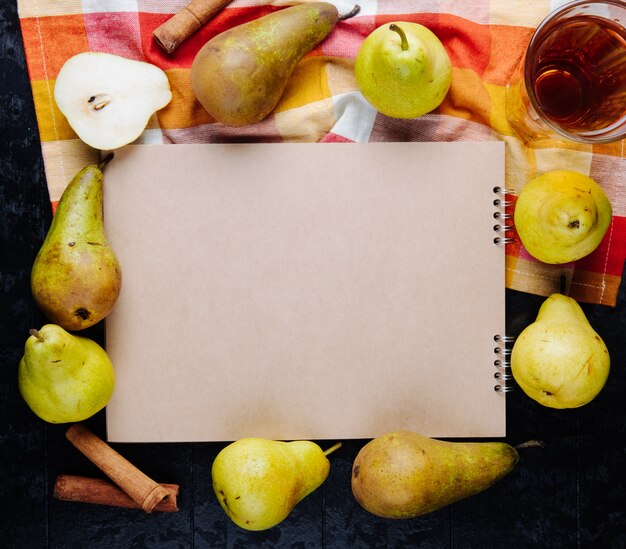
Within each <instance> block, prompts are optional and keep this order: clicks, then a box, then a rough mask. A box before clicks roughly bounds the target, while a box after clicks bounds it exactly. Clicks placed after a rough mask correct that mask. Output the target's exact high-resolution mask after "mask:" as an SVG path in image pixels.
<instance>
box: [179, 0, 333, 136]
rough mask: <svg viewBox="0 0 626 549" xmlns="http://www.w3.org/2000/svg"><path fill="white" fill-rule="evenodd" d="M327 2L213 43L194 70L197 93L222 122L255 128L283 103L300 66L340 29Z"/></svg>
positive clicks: (285, 12)
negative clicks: (320, 44)
mask: <svg viewBox="0 0 626 549" xmlns="http://www.w3.org/2000/svg"><path fill="white" fill-rule="evenodd" d="M337 20H338V13H337V8H335V6H333V5H332V4H328V3H326V2H311V3H305V4H299V5H296V6H292V7H288V8H285V9H282V10H280V11H276V12H274V13H270V14H269V15H265V16H263V17H260V18H259V19H256V20H254V21H250V22H248V23H244V24H242V25H239V26H237V27H233V28H232V29H229V30H227V31H224V32H222V33H221V34H218V35H217V36H215V37H214V38H212V39H211V40H209V41H208V42H207V43H206V44H205V45H204V46H203V47H202V48H201V49H200V51H199V52H198V54H197V55H196V57H195V59H194V60H193V64H192V65H191V86H192V89H193V92H194V94H195V95H196V97H197V98H198V100H199V101H200V103H201V104H202V106H203V107H204V108H205V109H206V110H207V111H208V113H209V114H210V115H211V116H213V118H215V120H217V121H218V122H221V123H223V124H226V125H229V126H245V125H248V124H255V123H257V122H260V121H261V120H263V119H264V118H265V117H266V116H268V115H269V114H270V113H271V112H272V111H273V110H274V107H276V104H277V103H278V101H279V99H280V98H281V96H282V94H283V92H284V91H285V87H286V86H287V81H288V80H289V77H290V76H291V74H292V72H293V70H294V68H295V67H296V64H297V63H298V62H299V61H300V60H301V59H302V58H303V57H304V56H305V55H306V54H307V53H308V52H309V51H311V50H312V49H313V48H314V47H315V46H316V45H317V44H319V43H320V42H321V41H322V40H323V39H324V38H326V36H327V35H328V34H329V33H330V31H331V30H332V29H333V28H334V26H335V24H336V22H337Z"/></svg>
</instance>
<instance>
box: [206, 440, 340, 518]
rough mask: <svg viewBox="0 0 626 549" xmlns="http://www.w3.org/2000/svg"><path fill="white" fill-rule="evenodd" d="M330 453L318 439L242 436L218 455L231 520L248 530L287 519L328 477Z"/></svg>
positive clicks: (217, 487)
mask: <svg viewBox="0 0 626 549" xmlns="http://www.w3.org/2000/svg"><path fill="white" fill-rule="evenodd" d="M339 446H340V444H336V445H335V446H333V447H332V448H330V449H328V450H327V451H326V452H324V451H322V449H321V448H320V447H319V446H318V445H317V444H315V443H314V442H310V441H306V440H297V441H294V442H282V441H276V440H268V439H263V438H242V439H239V440H237V441H236V442H233V443H232V444H229V445H228V446H226V447H225V448H224V449H223V450H222V451H221V452H220V453H219V454H218V455H217V457H216V458H215V461H214V462H213V467H212V470H211V474H212V477H213V490H214V491H215V495H216V496H217V498H218V500H219V502H220V505H221V506H222V508H223V509H224V511H225V512H226V514H227V515H228V516H229V517H230V518H231V520H232V521H233V522H234V523H235V524H237V525H238V526H240V527H241V528H244V529H246V530H265V529H267V528H271V527H272V526H276V525H277V524H278V523H280V522H282V521H283V520H284V519H285V518H287V516H288V515H289V513H290V512H291V510H292V509H293V508H294V507H295V506H296V505H297V504H298V502H300V501H301V500H302V499H303V498H305V497H306V496H308V495H309V494H310V493H311V492H313V491H314V490H315V489H317V488H318V487H319V486H320V485H321V484H322V483H323V482H324V481H325V480H326V478H327V477H328V473H329V471H330V463H329V461H328V458H327V457H326V456H327V455H328V454H329V453H330V452H332V451H333V450H335V449H336V448H338V447H339Z"/></svg>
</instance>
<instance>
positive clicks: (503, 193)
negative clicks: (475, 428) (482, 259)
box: [493, 186, 515, 393]
mask: <svg viewBox="0 0 626 549" xmlns="http://www.w3.org/2000/svg"><path fill="white" fill-rule="evenodd" d="M493 192H494V194H497V195H499V197H498V198H495V199H494V201H493V205H494V206H495V207H496V208H507V207H508V206H512V205H513V201H512V200H507V197H508V196H511V195H514V194H515V191H513V190H509V189H505V188H504V187H500V186H496V187H494V188H493ZM493 218H494V219H496V220H497V221H498V222H497V223H496V224H495V225H494V226H493V231H494V232H495V233H499V234H501V235H502V236H496V237H494V239H493V243H494V244H496V245H502V244H508V243H510V242H514V241H515V239H514V238H513V237H510V236H506V233H507V232H508V231H512V230H513V229H514V228H515V227H514V226H513V225H512V224H510V221H509V220H511V219H513V214H511V213H508V212H506V211H502V210H497V211H495V212H494V213H493ZM493 340H494V341H495V342H496V343H498V344H499V345H497V346H496V347H494V348H493V352H494V354H495V355H496V359H495V360H494V361H493V365H494V366H495V367H496V368H497V369H498V371H497V372H495V373H494V374H493V377H494V378H495V379H496V380H497V381H498V383H496V384H495V385H494V387H493V389H494V391H496V392H497V393H509V392H511V391H512V390H513V387H512V385H510V384H509V383H508V382H510V381H512V380H513V375H512V374H511V373H509V368H510V367H511V361H510V356H511V351H512V349H511V347H510V345H511V344H512V343H513V342H514V341H515V337H513V336H507V335H500V334H496V335H495V336H493Z"/></svg>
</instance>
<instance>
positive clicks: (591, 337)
mask: <svg viewBox="0 0 626 549" xmlns="http://www.w3.org/2000/svg"><path fill="white" fill-rule="evenodd" d="M610 362H611V361H610V356H609V351H608V350H607V348H606V345H605V344H604V341H602V338H600V336H599V335H598V334H597V333H596V332H595V331H594V329H593V328H592V327H591V325H590V324H589V321H588V320H587V317H586V316H585V313H584V312H583V310H582V309H581V307H580V305H578V303H577V302H576V301H575V300H574V299H572V298H571V297H567V296H565V295H561V294H553V295H551V296H550V297H548V298H547V299H546V300H545V301H544V302H543V304H542V305H541V307H540V308H539V313H538V314H537V319H536V320H535V322H533V323H532V324H531V325H530V326H527V327H526V328H525V329H524V330H523V331H522V333H521V334H520V335H519V337H518V338H517V339H516V341H515V344H514V345H513V350H512V352H511V373H512V374H513V377H514V378H515V381H516V382H517V384H518V385H519V386H520V387H521V388H522V390H523V391H524V392H525V393H526V394H527V395H528V396H529V397H531V398H532V399H534V400H536V401H537V402H539V404H542V405H543V406H548V407H550V408H578V407H580V406H583V405H584V404H587V403H588V402H590V401H592V400H593V399H594V398H595V397H596V396H597V395H598V393H599V392H600V390H601V389H602V388H603V387H604V384H605V383H606V380H607V378H608V376H609V369H610Z"/></svg>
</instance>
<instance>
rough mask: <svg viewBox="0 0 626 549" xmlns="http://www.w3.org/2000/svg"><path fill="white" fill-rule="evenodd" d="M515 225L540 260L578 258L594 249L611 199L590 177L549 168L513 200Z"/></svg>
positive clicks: (554, 261) (606, 224)
mask: <svg viewBox="0 0 626 549" xmlns="http://www.w3.org/2000/svg"><path fill="white" fill-rule="evenodd" d="M514 218H515V219H514V220H515V229H516V230H517V234H518V235H519V237H520V240H521V241H522V244H524V247H525V248H526V250H527V251H528V253H529V254H530V255H532V256H533V257H535V258H537V259H539V260H540V261H543V262H544V263H551V264H560V263H568V262H570V261H576V260H577V259H580V258H582V257H585V256H586V255H589V254H590V253H591V252H593V250H595V249H596V248H597V247H598V246H599V244H600V242H601V241H602V239H603V238H604V235H605V233H606V231H607V229H608V228H609V225H610V224H611V219H612V208H611V203H610V201H609V199H608V197H607V196H606V194H605V192H604V190H603V189H602V187H600V185H598V184H597V183H596V182H595V181H594V180H593V179H591V178H590V177H587V176H586V175H584V174H582V173H578V172H574V171H570V170H552V171H549V172H546V173H544V174H542V175H540V176H539V177H536V178H535V179H533V180H532V181H530V182H528V183H527V184H526V185H524V187H522V190H521V191H520V194H519V197H518V199H517V201H516V203H515V213H514Z"/></svg>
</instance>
